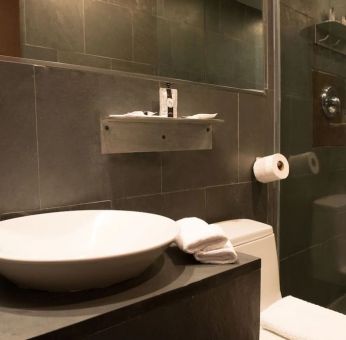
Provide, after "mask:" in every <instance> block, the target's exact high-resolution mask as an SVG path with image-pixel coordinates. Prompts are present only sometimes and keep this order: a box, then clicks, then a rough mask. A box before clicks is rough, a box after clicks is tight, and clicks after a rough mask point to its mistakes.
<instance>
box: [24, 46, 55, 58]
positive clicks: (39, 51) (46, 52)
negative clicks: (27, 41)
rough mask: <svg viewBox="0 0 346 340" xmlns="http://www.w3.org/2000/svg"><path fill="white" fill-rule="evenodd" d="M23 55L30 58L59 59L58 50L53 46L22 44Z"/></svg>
mask: <svg viewBox="0 0 346 340" xmlns="http://www.w3.org/2000/svg"><path fill="white" fill-rule="evenodd" d="M22 57H23V58H29V59H38V60H47V61H57V60H58V52H57V50H54V49H52V48H46V47H38V46H29V45H22Z"/></svg>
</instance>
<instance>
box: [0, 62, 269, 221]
mask: <svg viewBox="0 0 346 340" xmlns="http://www.w3.org/2000/svg"><path fill="white" fill-rule="evenodd" d="M0 82H1V89H2V90H1V91H0V103H1V105H0V114H1V117H2V124H1V125H0V129H1V135H2V138H1V142H0V143H1V144H0V154H1V163H0V178H1V180H0V197H1V203H0V214H1V216H2V218H9V217H13V216H17V215H18V214H19V215H20V214H31V213H37V212H42V211H43V212H44V211H54V210H61V209H63V210H65V209H81V208H89V209H90V208H95V209H99V208H101V209H102V208H113V209H129V210H140V211H147V212H153V213H159V214H163V215H166V216H169V217H172V218H174V219H178V218H182V217H186V216H198V217H201V218H204V219H206V220H207V221H209V222H214V221H218V220H222V219H228V218H240V217H247V218H254V219H257V220H260V221H263V222H269V223H271V222H272V220H271V218H272V216H271V214H270V213H268V212H271V211H272V209H271V207H272V204H273V201H268V197H271V196H270V189H268V188H267V186H266V185H262V184H259V183H256V182H255V181H254V179H253V177H252V175H251V167H252V163H253V162H254V160H255V157H256V156H264V155H267V154H271V153H273V131H274V129H273V109H272V104H271V100H272V99H271V97H270V96H269V97H268V96H267V95H265V94H263V93H255V92H253V93H251V92H248V93H244V92H236V91H233V90H230V89H225V88H217V87H211V86H206V85H199V84H195V83H186V82H179V81H177V82H176V86H177V88H178V93H179V113H180V115H184V114H193V113H198V112H201V111H203V112H209V113H213V112H220V118H222V119H224V120H225V122H224V123H223V124H220V125H218V126H217V129H216V131H215V134H214V143H213V144H214V148H213V150H209V151H186V152H171V153H170V152H165V153H139V154H119V155H101V152H100V133H99V120H100V117H101V116H104V115H107V114H110V113H124V112H128V111H133V110H137V109H144V110H155V109H157V106H158V91H159V87H160V83H159V81H156V80H152V79H143V78H137V77H134V76H131V75H126V74H120V73H117V72H112V71H111V72H110V73H109V74H107V73H98V72H95V71H90V70H81V69H79V70H77V69H65V68H59V67H52V66H43V65H42V66H39V65H36V66H33V65H30V64H22V63H14V62H9V61H0Z"/></svg>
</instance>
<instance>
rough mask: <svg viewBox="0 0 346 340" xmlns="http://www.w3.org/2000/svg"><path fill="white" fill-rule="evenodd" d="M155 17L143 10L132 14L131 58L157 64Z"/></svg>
mask: <svg viewBox="0 0 346 340" xmlns="http://www.w3.org/2000/svg"><path fill="white" fill-rule="evenodd" d="M157 30H158V27H157V20H156V17H154V16H152V15H150V14H147V13H145V12H135V13H134V14H133V60H134V61H137V62H141V63H146V64H154V65H156V64H157V57H158V55H157V34H158V31H157Z"/></svg>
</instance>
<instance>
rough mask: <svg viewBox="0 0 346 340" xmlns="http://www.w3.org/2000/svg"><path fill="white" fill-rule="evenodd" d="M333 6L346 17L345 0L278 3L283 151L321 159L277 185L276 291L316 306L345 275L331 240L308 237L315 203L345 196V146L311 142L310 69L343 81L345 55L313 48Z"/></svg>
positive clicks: (338, 290) (340, 287)
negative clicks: (317, 28)
mask: <svg viewBox="0 0 346 340" xmlns="http://www.w3.org/2000/svg"><path fill="white" fill-rule="evenodd" d="M333 6H334V7H335V9H336V12H337V16H338V18H339V19H340V18H341V16H342V15H345V12H346V3H345V1H344V0H330V1H329V0H321V1H298V0H281V55H282V56H281V63H282V67H281V69H282V82H281V85H282V107H281V147H282V152H283V153H284V154H285V155H286V156H287V157H288V156H290V155H296V154H300V153H304V152H307V151H313V152H315V153H316V154H317V156H318V158H319V161H320V172H319V174H318V175H312V174H305V175H304V174H303V175H301V174H300V175H295V174H294V173H291V175H290V177H289V178H288V180H287V181H283V182H282V185H281V213H280V214H281V221H280V257H281V287H282V292H283V294H284V295H286V294H291V295H295V296H298V297H300V298H303V299H307V300H309V301H312V302H315V303H318V304H321V305H328V304H329V303H331V302H332V301H333V300H335V299H336V298H337V297H338V296H339V295H340V294H342V293H343V292H345V291H346V286H345V282H346V281H345V277H343V278H342V277H341V276H340V273H339V274H338V273H337V272H336V268H335V267H334V265H335V261H339V263H342V258H345V257H344V256H345V248H344V249H343V250H342V249H341V250H340V252H339V254H336V253H334V254H331V253H330V252H327V251H326V246H327V245H329V246H330V244H331V243H328V242H329V241H330V240H327V239H326V240H323V242H317V241H316V240H315V239H314V237H313V235H314V234H315V233H316V232H317V230H316V228H317V227H318V225H316V223H315V220H314V216H313V202H314V200H316V199H317V198H321V197H324V196H327V195H333V194H340V193H346V186H345V183H346V171H345V164H346V148H345V147H319V148H313V140H312V138H313V136H312V126H313V125H312V117H313V91H312V89H313V84H312V80H313V77H312V70H314V69H315V70H321V71H323V72H328V73H331V74H335V75H338V76H341V77H343V78H344V79H346V68H345V65H346V57H345V56H342V55H340V54H338V53H335V52H332V51H330V50H328V49H325V48H322V47H318V46H316V45H314V44H313V34H312V33H313V24H315V23H318V22H321V21H322V20H323V19H325V18H326V13H328V9H329V8H330V7H333ZM345 84H346V83H345ZM345 88H346V87H345ZM334 217H335V218H336V220H338V219H340V218H342V217H336V216H334ZM333 223H334V222H332V221H329V222H328V223H327V224H326V225H325V227H326V228H328V229H329V230H332V228H333ZM344 228H346V225H344ZM334 249H336V248H335V246H334ZM316 259H319V260H317V261H316ZM344 265H345V264H344ZM323 268H328V270H329V271H330V272H334V275H335V276H329V278H326V277H322V276H321V275H319V274H318V272H320V271H323ZM335 277H337V278H338V279H335ZM342 280H343V281H342Z"/></svg>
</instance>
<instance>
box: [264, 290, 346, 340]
mask: <svg viewBox="0 0 346 340" xmlns="http://www.w3.org/2000/svg"><path fill="white" fill-rule="evenodd" d="M261 326H262V327H263V328H264V329H267V330H268V331H271V332H273V333H276V334H278V335H280V336H282V337H284V338H287V339H290V340H326V339H331V340H345V339H346V315H344V314H341V313H338V312H335V311H332V310H329V309H327V308H323V307H320V306H317V305H314V304H312V303H309V302H306V301H303V300H300V299H297V298H295V297H292V296H287V297H285V298H283V299H281V300H279V301H277V302H275V303H274V304H272V305H271V306H270V307H268V308H267V309H265V310H264V311H263V312H262V313H261Z"/></svg>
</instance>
